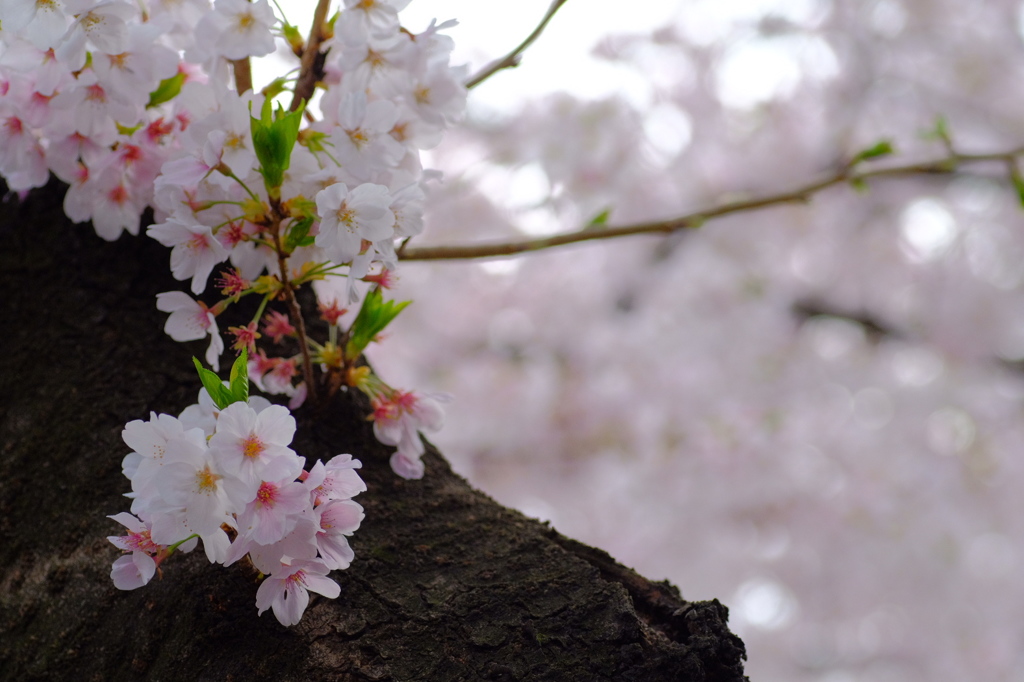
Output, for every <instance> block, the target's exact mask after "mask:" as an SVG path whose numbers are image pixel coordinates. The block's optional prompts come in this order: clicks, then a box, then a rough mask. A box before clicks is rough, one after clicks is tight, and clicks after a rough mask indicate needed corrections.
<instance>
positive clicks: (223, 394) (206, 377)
mask: <svg viewBox="0 0 1024 682" xmlns="http://www.w3.org/2000/svg"><path fill="white" fill-rule="evenodd" d="M192 362H194V363H195V365H196V371H197V372H199V380H200V381H202V382H203V386H204V387H205V388H206V392H207V393H209V394H210V397H211V398H212V399H213V404H214V405H216V406H217V407H218V408H220V409H222V410H223V409H224V408H225V407H227V406H228V405H230V404H231V403H232V402H233V401H232V400H231V393H230V392H229V391H228V389H227V387H226V386H225V385H224V382H222V381H221V380H220V377H219V376H217V374H216V373H215V372H212V371H210V370H208V369H206V368H205V367H203V364H202V363H201V362H199V358H196V357H193V358H192Z"/></svg>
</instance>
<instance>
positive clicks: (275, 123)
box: [249, 97, 306, 199]
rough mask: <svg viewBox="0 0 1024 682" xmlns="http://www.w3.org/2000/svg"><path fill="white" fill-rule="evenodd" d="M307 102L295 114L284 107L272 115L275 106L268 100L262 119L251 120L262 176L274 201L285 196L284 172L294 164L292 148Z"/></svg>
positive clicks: (264, 105)
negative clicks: (282, 194) (283, 187)
mask: <svg viewBox="0 0 1024 682" xmlns="http://www.w3.org/2000/svg"><path fill="white" fill-rule="evenodd" d="M305 106H306V105H305V103H303V104H302V106H300V107H299V108H298V109H297V110H295V111H287V112H286V111H285V110H284V109H283V108H282V107H281V106H280V105H278V107H277V111H273V112H272V107H273V103H272V102H271V99H270V98H269V97H268V98H266V99H264V100H263V109H262V110H261V111H260V117H259V118H255V117H254V116H250V117H249V127H250V129H251V130H252V145H253V149H254V150H255V151H256V158H258V159H259V161H260V173H261V174H262V175H263V182H264V184H266V186H267V192H268V193H269V194H270V197H271V198H273V199H279V198H280V197H281V183H283V182H284V173H285V171H287V170H288V167H289V166H290V165H291V157H292V149H294V148H295V141H296V140H297V139H298V137H299V126H300V125H302V112H303V110H304V109H305Z"/></svg>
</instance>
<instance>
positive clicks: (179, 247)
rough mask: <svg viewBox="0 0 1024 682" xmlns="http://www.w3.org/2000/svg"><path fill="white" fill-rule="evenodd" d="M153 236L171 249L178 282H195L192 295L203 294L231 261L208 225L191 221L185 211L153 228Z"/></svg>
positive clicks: (172, 264)
mask: <svg viewBox="0 0 1024 682" xmlns="http://www.w3.org/2000/svg"><path fill="white" fill-rule="evenodd" d="M147 234H149V236H151V237H153V238H154V239H156V240H157V241H158V242H160V243H161V244H163V245H164V246H170V247H173V248H172V249H171V273H172V274H173V275H174V278H175V279H179V280H184V279H188V278H189V277H191V278H192V293H193V294H197V295H198V294H201V293H203V290H205V289H206V280H207V279H208V278H209V277H210V273H211V272H213V268H214V266H215V265H217V263H221V262H223V261H224V260H226V259H227V257H228V251H227V249H225V248H224V247H223V246H222V245H221V243H220V242H219V241H217V238H216V237H214V235H213V231H212V230H211V229H210V227H208V226H207V225H202V224H199V223H196V222H194V221H192V220H190V219H189V216H187V215H186V214H185V212H183V211H179V212H177V213H175V214H174V215H173V216H171V217H170V218H168V219H167V220H165V221H164V222H162V223H157V224H155V225H151V226H150V227H149V229H148V230H147Z"/></svg>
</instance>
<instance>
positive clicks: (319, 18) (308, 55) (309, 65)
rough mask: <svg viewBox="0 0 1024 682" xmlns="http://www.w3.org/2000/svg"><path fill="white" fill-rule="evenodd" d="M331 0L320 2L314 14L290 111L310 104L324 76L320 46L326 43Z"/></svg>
mask: <svg viewBox="0 0 1024 682" xmlns="http://www.w3.org/2000/svg"><path fill="white" fill-rule="evenodd" d="M330 5H331V0H319V2H317V4H316V10H315V11H314V12H313V25H312V26H311V27H310V29H309V39H308V40H306V46H305V48H303V50H302V61H301V63H300V64H301V65H300V68H299V78H298V80H297V81H295V94H294V95H293V96H292V103H291V105H289V107H288V109H289V110H290V111H296V110H297V109H298V108H299V105H300V104H302V102H304V101H305V102H309V100H310V98H311V97H312V96H313V91H314V90H316V84H317V81H319V80H320V78H321V77H322V76H323V74H322V73H321V71H322V69H323V58H322V57H321V56H320V44H321V43H323V41H324V27H325V26H326V25H327V10H328V9H329V8H330Z"/></svg>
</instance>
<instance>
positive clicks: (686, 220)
mask: <svg viewBox="0 0 1024 682" xmlns="http://www.w3.org/2000/svg"><path fill="white" fill-rule="evenodd" d="M1022 154H1024V147H1020V148H1017V149H1014V150H1011V151H1009V152H1001V153H997V154H959V153H955V152H954V153H951V154H949V155H948V156H946V157H944V158H942V159H938V160H936V161H928V162H924V163H914V164H908V165H905V166H891V167H889V168H879V169H876V170H870V171H864V172H861V173H854V172H852V167H851V165H850V164H846V165H844V166H843V167H842V169H841V170H839V171H838V172H836V173H835V174H834V175H832V176H830V177H828V178H825V179H824V180H819V181H817V182H812V183H809V184H807V185H804V186H803V187H800V188H798V189H795V190H791V191H789V192H783V193H780V194H772V195H769V196H765V197H760V198H756V199H746V200H742V201H733V202H729V203H726V204H722V205H721V206H716V207H714V208H708V209H705V210H703V211H697V212H694V213H689V214H687V215H683V216H679V217H677V218H670V219H669V220H658V221H652V222H645V223H635V224H632V225H622V226H618V227H601V226H588V227H584V228H582V229H579V230H576V231H574V232H567V233H565V234H559V235H554V236H551V237H540V238H537V239H519V240H513V241H507V242H498V243H493V244H467V245H464V246H458V245H446V246H421V247H412V248H406V249H405V250H404V251H403V252H402V253H401V259H402V260H403V261H414V260H463V259H471V258H494V257H498V256H512V255H515V254H520V253H527V252H531V251H540V250H541V249H549V248H552V247H554V246H564V245H566V244H575V243H577V242H583V241H589V240H593V239H614V238H617V237H627V236H630V235H636V234H649V233H663V234H667V233H669V232H675V231H677V230H682V229H685V228H695V227H700V226H701V225H703V224H704V223H705V222H707V221H708V220H711V219H712V218H718V217H721V216H724V215H730V214H733V213H743V212H745V211H756V210H759V209H762V208H769V207H771V206H781V205H783V204H793V203H800V204H806V203H808V202H810V200H811V198H812V197H813V196H814V195H815V194H818V193H819V192H821V191H823V190H825V189H828V188H829V187H833V186H835V185H841V184H845V183H850V184H852V185H854V186H857V185H860V184H863V183H865V182H867V181H868V180H871V179H874V178H887V177H907V176H915V175H949V174H953V173H956V172H957V170H958V168H959V166H960V165H961V164H967V163H982V162H993V161H996V162H1001V163H1004V164H1006V163H1013V162H1014V161H1015V160H1016V158H1017V157H1018V156H1021V155H1022Z"/></svg>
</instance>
